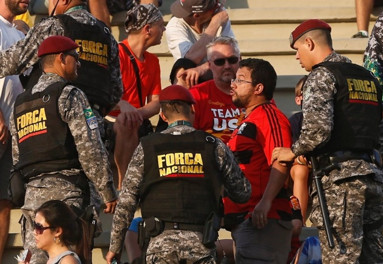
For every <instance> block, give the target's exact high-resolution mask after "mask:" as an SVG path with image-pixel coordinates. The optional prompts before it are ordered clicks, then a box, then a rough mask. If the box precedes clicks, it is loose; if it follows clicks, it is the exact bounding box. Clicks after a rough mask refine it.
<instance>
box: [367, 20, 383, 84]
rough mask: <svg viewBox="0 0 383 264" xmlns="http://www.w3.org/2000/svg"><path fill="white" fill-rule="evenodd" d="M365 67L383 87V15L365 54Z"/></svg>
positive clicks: (374, 29) (376, 23)
mask: <svg viewBox="0 0 383 264" xmlns="http://www.w3.org/2000/svg"><path fill="white" fill-rule="evenodd" d="M363 62H364V67H365V68H366V69H368V70H370V71H371V72H372V73H373V74H374V75H375V77H376V78H377V79H378V81H379V83H380V85H383V15H380V16H379V17H378V19H377V20H376V22H375V25H374V28H373V29H372V32H371V36H370V38H369V40H368V44H367V48H366V51H365V52H364V58H363Z"/></svg>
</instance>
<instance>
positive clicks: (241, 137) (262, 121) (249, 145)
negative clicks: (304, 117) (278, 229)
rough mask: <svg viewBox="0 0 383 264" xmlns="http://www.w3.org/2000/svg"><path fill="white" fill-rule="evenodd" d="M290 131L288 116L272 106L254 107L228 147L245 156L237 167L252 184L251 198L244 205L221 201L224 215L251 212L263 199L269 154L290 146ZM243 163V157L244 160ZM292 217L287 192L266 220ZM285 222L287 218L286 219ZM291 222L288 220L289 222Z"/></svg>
mask: <svg viewBox="0 0 383 264" xmlns="http://www.w3.org/2000/svg"><path fill="white" fill-rule="evenodd" d="M291 144H292V140H291V130H290V123H289V120H288V119H287V117H286V116H285V115H284V114H283V113H282V112H281V111H280V110H279V109H278V108H277V107H276V106H275V104H273V103H265V104H262V105H259V106H257V107H256V108H255V109H253V111H252V112H251V113H250V114H249V115H248V116H247V117H246V118H245V119H244V120H243V121H242V122H241V124H240V125H239V126H238V128H237V129H236V130H235V131H234V132H233V135H232V136H231V138H230V140H229V142H228V146H229V147H230V149H231V150H232V151H233V152H234V153H235V152H240V153H242V155H244V153H246V154H245V155H244V156H246V157H247V159H248V160H247V161H245V163H243V162H241V163H240V167H241V169H242V171H243V173H244V174H245V176H246V178H247V179H248V180H249V181H250V183H251V188H252V195H251V198H250V200H249V201H248V202H247V203H245V204H237V203H234V202H233V201H231V200H230V199H229V198H228V197H225V198H224V206H225V214H228V213H241V212H252V211H253V209H254V207H255V206H256V205H257V203H258V202H259V201H260V199H261V198H262V195H263V193H264V191H265V188H266V185H267V183H268V181H269V176H270V171H271V163H270V161H271V155H272V151H273V149H274V148H275V147H287V148H289V147H291ZM242 157H243V156H242ZM245 160H246V158H245ZM290 215H291V207H290V204H289V197H288V196H287V193H285V194H284V195H283V196H282V195H281V196H277V197H276V198H275V199H274V200H273V203H272V206H271V209H270V211H269V214H268V218H275V219H281V217H282V219H284V216H290ZM285 220H287V219H285ZM289 220H290V219H289Z"/></svg>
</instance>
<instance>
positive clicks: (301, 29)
mask: <svg viewBox="0 0 383 264" xmlns="http://www.w3.org/2000/svg"><path fill="white" fill-rule="evenodd" d="M314 29H325V30H328V31H329V32H331V27H330V25H329V24H327V23H326V22H324V21H322V20H319V19H309V20H306V21H304V22H302V24H300V25H299V26H297V27H296V28H295V29H294V31H293V32H291V35H290V47H291V48H292V49H293V48H294V47H293V46H294V43H295V42H296V41H297V40H298V39H299V38H300V37H302V35H303V34H305V33H307V32H309V31H311V30H314Z"/></svg>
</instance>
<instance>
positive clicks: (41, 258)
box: [10, 36, 117, 263]
mask: <svg viewBox="0 0 383 264" xmlns="http://www.w3.org/2000/svg"><path fill="white" fill-rule="evenodd" d="M77 48H78V45H77V44H76V43H75V42H74V41H73V40H71V39H70V38H67V37H64V36H51V37H49V38H47V39H46V40H44V41H43V42H42V44H41V45H40V48H39V50H38V56H39V57H40V58H41V61H40V63H41V66H42V69H43V71H44V74H43V75H42V76H41V77H40V79H39V81H38V83H37V84H36V85H35V86H34V87H33V88H31V89H28V90H26V91H25V92H23V93H22V94H20V95H19V96H18V97H17V99H16V102H15V105H14V110H13V113H12V115H11V118H10V131H11V134H12V154H13V164H14V167H15V170H16V171H19V172H20V173H21V175H22V176H23V177H24V179H25V180H26V182H27V185H26V186H27V187H26V195H25V203H24V206H23V207H22V212H23V218H22V221H21V225H22V226H21V228H22V235H23V242H24V248H25V249H29V250H31V251H32V260H31V262H30V263H46V261H47V257H46V255H45V254H44V252H43V251H42V250H38V249H37V248H36V242H35V237H34V234H33V233H34V232H33V220H34V211H35V209H37V208H38V207H39V206H40V205H41V204H42V203H44V202H45V201H48V200H62V201H65V202H66V203H67V204H68V205H72V206H74V208H77V209H78V210H77V211H78V212H79V213H81V212H83V211H84V210H85V208H86V207H87V206H88V205H89V186H88V180H90V181H92V182H93V183H94V185H95V186H96V187H97V189H98V191H99V193H100V194H101V196H102V198H103V200H104V202H105V204H106V209H105V210H104V212H106V213H113V212H114V208H115V206H116V199H117V194H116V191H115V189H114V186H113V179H112V177H111V172H110V168H109V166H108V160H107V154H106V152H105V149H104V147H103V145H102V142H101V138H100V134H99V130H98V128H97V126H98V123H97V121H96V117H95V116H94V114H93V111H92V109H91V107H90V105H89V102H88V100H87V98H86V96H85V94H84V93H83V92H82V91H81V90H80V89H78V88H77V87H75V86H73V85H70V84H68V83H67V82H68V81H72V80H74V79H75V78H77V75H78V74H77V69H78V67H79V66H80V63H79V54H78V53H77V51H76V49H77Z"/></svg>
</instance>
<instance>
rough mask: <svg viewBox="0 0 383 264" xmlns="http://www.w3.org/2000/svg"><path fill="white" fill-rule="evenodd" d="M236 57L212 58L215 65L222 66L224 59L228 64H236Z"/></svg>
mask: <svg viewBox="0 0 383 264" xmlns="http://www.w3.org/2000/svg"><path fill="white" fill-rule="evenodd" d="M238 60H239V59H238V57H235V56H232V57H229V58H220V59H215V60H213V62H214V64H215V65H216V66H222V65H224V64H225V61H227V62H228V63H229V64H236V63H237V62H238Z"/></svg>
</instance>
